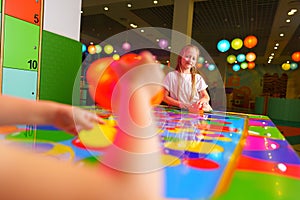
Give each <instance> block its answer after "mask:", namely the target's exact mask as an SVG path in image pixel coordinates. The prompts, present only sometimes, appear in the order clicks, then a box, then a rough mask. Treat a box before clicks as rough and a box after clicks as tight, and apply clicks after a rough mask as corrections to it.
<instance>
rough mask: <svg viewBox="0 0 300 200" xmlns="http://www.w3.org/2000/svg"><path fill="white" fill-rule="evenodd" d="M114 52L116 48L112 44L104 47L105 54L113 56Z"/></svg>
mask: <svg viewBox="0 0 300 200" xmlns="http://www.w3.org/2000/svg"><path fill="white" fill-rule="evenodd" d="M113 51H114V47H113V46H112V45H110V44H107V45H105V46H104V52H105V53H106V54H111V53H112V52H113Z"/></svg>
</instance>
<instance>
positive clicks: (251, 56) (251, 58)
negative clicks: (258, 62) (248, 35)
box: [246, 52, 256, 62]
mask: <svg viewBox="0 0 300 200" xmlns="http://www.w3.org/2000/svg"><path fill="white" fill-rule="evenodd" d="M255 59H256V54H255V53H253V52H249V53H247V54H246V60H247V61H249V62H253V61H254V60H255Z"/></svg>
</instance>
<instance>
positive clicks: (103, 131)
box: [78, 124, 117, 148]
mask: <svg viewBox="0 0 300 200" xmlns="http://www.w3.org/2000/svg"><path fill="white" fill-rule="evenodd" d="M116 133H117V130H116V129H115V128H114V127H113V126H110V125H107V124H104V125H102V124H95V126H94V128H93V129H91V130H82V131H80V132H79V134H78V136H79V139H80V141H81V142H82V144H83V145H84V146H86V147H89V148H104V147H107V146H109V145H111V144H112V143H113V141H114V138H115V135H116Z"/></svg>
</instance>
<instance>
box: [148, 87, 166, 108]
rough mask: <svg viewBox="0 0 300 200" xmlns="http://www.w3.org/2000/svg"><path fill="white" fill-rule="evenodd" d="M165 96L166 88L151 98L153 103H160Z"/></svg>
mask: <svg viewBox="0 0 300 200" xmlns="http://www.w3.org/2000/svg"><path fill="white" fill-rule="evenodd" d="M163 98H164V90H160V91H159V92H158V93H157V94H156V95H154V96H153V97H152V99H151V105H159V104H160V103H161V102H162V100H163Z"/></svg>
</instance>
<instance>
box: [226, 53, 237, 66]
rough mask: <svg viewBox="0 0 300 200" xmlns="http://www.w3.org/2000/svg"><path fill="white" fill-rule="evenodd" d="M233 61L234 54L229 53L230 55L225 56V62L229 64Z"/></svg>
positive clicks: (234, 58) (234, 59)
mask: <svg viewBox="0 0 300 200" xmlns="http://www.w3.org/2000/svg"><path fill="white" fill-rule="evenodd" d="M235 61H236V56H235V55H233V54H231V55H229V56H227V62H228V63H229V64H232V63H234V62H235Z"/></svg>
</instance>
